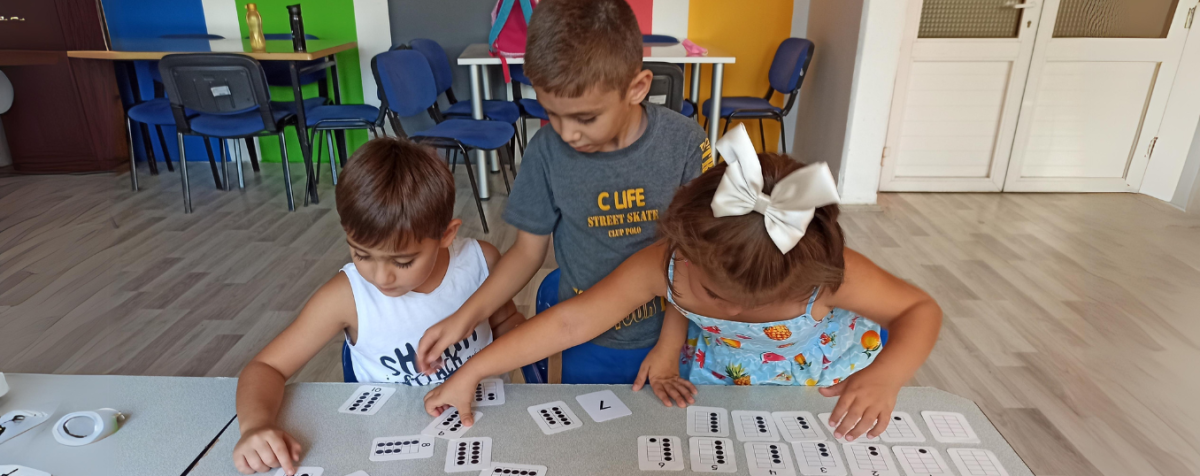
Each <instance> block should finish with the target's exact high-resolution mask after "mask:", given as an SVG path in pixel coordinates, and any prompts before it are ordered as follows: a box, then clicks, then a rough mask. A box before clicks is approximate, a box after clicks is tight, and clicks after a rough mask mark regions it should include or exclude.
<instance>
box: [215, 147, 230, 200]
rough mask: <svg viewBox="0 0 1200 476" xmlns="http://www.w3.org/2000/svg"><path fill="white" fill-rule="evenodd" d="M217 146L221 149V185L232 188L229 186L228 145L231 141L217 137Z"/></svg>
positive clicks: (228, 188)
mask: <svg viewBox="0 0 1200 476" xmlns="http://www.w3.org/2000/svg"><path fill="white" fill-rule="evenodd" d="M217 140H219V141H220V142H217V146H218V147H220V149H221V187H223V188H224V189H225V190H227V191H228V190H231V189H230V187H229V147H226V146H227V145H229V144H228V142H229V141H227V140H225V139H217Z"/></svg>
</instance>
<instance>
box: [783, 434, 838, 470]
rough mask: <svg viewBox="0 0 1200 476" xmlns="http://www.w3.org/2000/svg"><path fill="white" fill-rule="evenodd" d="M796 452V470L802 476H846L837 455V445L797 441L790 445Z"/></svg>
mask: <svg viewBox="0 0 1200 476" xmlns="http://www.w3.org/2000/svg"><path fill="white" fill-rule="evenodd" d="M792 450H794V451H795V452H796V463H797V468H798V469H799V470H800V474H803V475H804V476H810V475H821V476H846V465H845V464H843V463H842V457H841V456H840V455H838V449H837V444H836V443H832V442H826V441H798V442H795V443H792Z"/></svg>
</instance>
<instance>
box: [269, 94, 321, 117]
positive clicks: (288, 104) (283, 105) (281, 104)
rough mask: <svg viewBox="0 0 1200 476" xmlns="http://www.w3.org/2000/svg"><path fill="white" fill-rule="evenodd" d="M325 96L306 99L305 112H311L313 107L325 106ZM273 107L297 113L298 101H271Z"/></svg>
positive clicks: (277, 109)
mask: <svg viewBox="0 0 1200 476" xmlns="http://www.w3.org/2000/svg"><path fill="white" fill-rule="evenodd" d="M324 105H325V98H322V97H315V98H308V99H305V100H304V114H310V113H311V112H312V110H313V109H315V108H318V107H321V106H324ZM271 109H274V110H276V111H287V112H290V113H292V114H295V113H296V103H295V102H294V101H271Z"/></svg>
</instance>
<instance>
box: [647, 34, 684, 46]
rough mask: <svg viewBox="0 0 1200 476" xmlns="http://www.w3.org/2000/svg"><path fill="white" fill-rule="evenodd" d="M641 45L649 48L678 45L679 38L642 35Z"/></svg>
mask: <svg viewBox="0 0 1200 476" xmlns="http://www.w3.org/2000/svg"><path fill="white" fill-rule="evenodd" d="M642 44H644V45H650V46H670V45H677V44H679V38H675V37H674V36H671V35H642Z"/></svg>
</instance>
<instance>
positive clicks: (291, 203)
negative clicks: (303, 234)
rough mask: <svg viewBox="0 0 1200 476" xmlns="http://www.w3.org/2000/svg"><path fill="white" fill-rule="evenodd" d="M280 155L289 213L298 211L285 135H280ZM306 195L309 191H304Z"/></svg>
mask: <svg viewBox="0 0 1200 476" xmlns="http://www.w3.org/2000/svg"><path fill="white" fill-rule="evenodd" d="M279 153H280V154H281V155H282V156H283V183H284V186H285V187H286V189H287V202H288V211H289V212H294V211H296V199H295V198H294V197H292V170H291V169H290V168H288V156H287V141H286V140H285V139H284V138H283V133H280V134H279ZM304 194H305V195H307V194H308V189H305V190H304Z"/></svg>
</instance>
